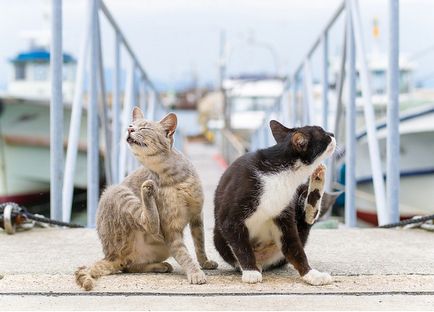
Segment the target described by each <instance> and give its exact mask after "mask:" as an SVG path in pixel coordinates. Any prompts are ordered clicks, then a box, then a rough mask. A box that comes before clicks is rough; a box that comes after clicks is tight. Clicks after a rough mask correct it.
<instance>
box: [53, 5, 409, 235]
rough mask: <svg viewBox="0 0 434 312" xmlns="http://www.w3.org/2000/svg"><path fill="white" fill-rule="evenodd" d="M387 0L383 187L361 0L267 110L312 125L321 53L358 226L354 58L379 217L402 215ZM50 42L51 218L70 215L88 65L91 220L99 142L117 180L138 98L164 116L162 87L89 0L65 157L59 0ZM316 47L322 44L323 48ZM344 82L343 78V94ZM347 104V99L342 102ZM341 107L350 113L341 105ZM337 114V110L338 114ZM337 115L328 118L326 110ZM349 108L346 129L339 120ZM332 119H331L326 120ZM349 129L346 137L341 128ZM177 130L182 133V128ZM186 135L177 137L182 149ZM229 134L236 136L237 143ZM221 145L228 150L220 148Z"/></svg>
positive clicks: (259, 135) (234, 149)
mask: <svg viewBox="0 0 434 312" xmlns="http://www.w3.org/2000/svg"><path fill="white" fill-rule="evenodd" d="M388 1H389V2H388V3H389V23H390V25H389V64H388V107H387V113H388V114H387V118H388V120H387V132H388V133H387V137H388V139H387V170H386V172H387V181H386V184H387V194H386V185H385V181H384V178H383V170H382V169H383V168H382V165H381V161H380V153H379V144H378V139H377V136H376V132H377V129H376V125H375V116H374V109H373V104H372V101H371V95H372V90H371V79H370V77H369V71H368V66H367V60H366V53H365V52H366V49H365V43H364V40H363V29H362V25H361V19H360V9H359V3H358V0H344V1H343V2H342V3H341V4H340V5H339V7H338V8H337V10H336V11H335V12H334V14H333V15H332V17H331V18H330V20H329V21H328V22H327V23H326V25H325V26H324V28H323V29H322V30H321V31H320V33H319V35H318V38H317V39H316V40H315V41H314V43H313V44H312V46H311V47H310V49H309V50H308V51H307V53H306V54H305V56H304V57H303V58H302V60H301V61H300V63H299V65H298V66H297V67H296V70H295V71H294V72H292V73H291V74H290V75H288V78H287V79H286V81H285V86H284V91H283V93H282V94H281V96H280V97H279V98H278V100H277V101H276V103H275V105H274V106H273V107H272V109H271V110H270V111H268V112H267V115H266V120H265V121H268V120H270V119H272V118H277V119H279V120H281V121H283V122H284V123H285V124H287V125H289V126H290V127H296V126H301V125H305V124H311V123H312V122H313V120H314V118H313V117H314V115H315V113H316V112H315V107H314V99H313V92H314V90H313V74H312V60H313V58H314V57H315V56H316V55H317V54H320V57H321V63H322V75H321V77H322V79H321V84H322V89H323V92H322V109H321V116H322V118H321V122H320V124H321V125H322V126H323V127H324V128H325V129H327V130H329V131H333V132H334V133H335V135H336V137H337V140H338V141H339V139H340V138H343V137H345V148H344V151H345V164H346V171H345V181H346V183H345V223H346V225H347V226H349V227H354V226H356V209H355V192H356V178H355V165H356V157H355V156H356V155H355V152H356V79H357V71H356V61H357V63H358V64H359V66H360V68H359V69H358V70H359V74H360V83H361V89H362V96H363V99H364V103H365V104H364V106H363V110H364V119H365V124H366V128H367V138H368V146H369V155H370V162H371V166H372V175H373V184H374V190H375V202H376V207H377V212H378V218H379V224H380V225H381V224H387V223H392V222H396V221H398V219H399V179H400V173H399V101H398V100H399V99H398V96H399V64H398V57H399V49H398V46H399V18H398V17H399V12H398V11H399V2H398V0H388ZM52 10H53V12H52V30H51V31H52V38H51V40H52V42H51V77H52V80H51V83H52V97H51V113H50V114H51V116H50V122H51V124H50V128H51V137H50V140H51V142H50V146H51V217H52V218H54V219H59V220H63V221H66V222H68V221H70V216H71V206H72V196H73V189H74V185H73V179H74V172H75V163H76V157H77V151H78V139H79V129H80V127H79V126H80V123H81V116H82V114H83V107H84V106H83V102H84V101H83V94H84V83H85V81H86V79H85V76H86V72H87V73H88V79H87V81H88V84H89V86H88V89H89V91H88V100H87V106H86V108H87V114H88V125H87V131H88V134H87V137H88V143H91V144H88V149H87V155H88V159H87V161H88V162H87V170H88V173H87V174H88V179H87V185H88V192H87V204H88V207H87V218H88V219H87V225H88V226H89V227H93V226H95V214H96V209H97V204H98V197H99V191H100V190H99V185H100V181H99V179H100V172H99V168H100V163H99V161H100V147H102V148H103V150H104V152H103V153H104V175H105V178H106V182H107V184H113V183H118V182H120V181H121V180H122V178H123V177H124V176H125V175H126V174H127V173H128V172H130V171H131V170H133V169H134V168H135V166H136V165H137V163H136V161H135V160H134V159H133V157H132V156H131V154H130V153H128V151H127V148H126V144H121V142H122V132H123V130H122V129H125V128H126V127H127V125H128V124H129V120H130V112H131V110H132V107H133V106H134V105H138V106H140V107H142V109H143V110H144V111H145V112H146V117H147V118H149V119H153V120H155V119H158V118H161V117H162V115H163V114H164V113H165V108H164V106H163V105H162V103H161V101H160V98H159V96H158V92H157V90H156V88H155V86H154V85H153V83H152V82H151V81H150V79H149V77H148V75H147V73H146V71H145V69H144V67H143V66H142V65H141V63H140V61H139V59H138V58H137V56H136V54H135V53H134V51H133V50H132V48H131V45H130V44H129V43H128V41H127V39H126V36H125V35H124V34H123V33H122V30H121V29H120V27H119V25H118V24H117V23H116V21H115V19H114V17H113V15H112V14H111V13H110V11H109V10H108V8H107V6H106V5H105V3H104V2H103V1H102V0H89V1H88V14H87V17H86V31H85V33H84V36H83V39H82V43H81V50H80V55H79V58H78V66H77V75H76V89H75V95H74V100H73V104H72V116H71V123H70V130H69V138H68V148H67V153H66V159H65V160H64V155H63V154H64V152H63V133H62V129H61V128H59V127H58V125H59V124H63V101H62V92H61V90H62V88H61V87H62V37H61V33H62V14H61V13H62V0H52ZM101 17H102V18H105V19H106V20H107V21H108V24H109V27H110V28H111V31H112V33H113V35H114V37H115V45H114V47H112V48H113V49H114V55H115V57H114V64H112V66H113V69H114V80H113V96H112V103H111V105H109V103H108V94H107V90H106V82H105V81H104V79H105V77H104V65H106V64H104V59H103V53H102V42H101V37H102V36H101V32H102V29H101V25H100V18H101ZM340 18H344V23H343V28H344V36H343V40H342V41H343V44H342V46H343V48H342V53H341V57H340V70H339V75H338V79H337V86H336V90H337V97H336V103H334V104H335V107H336V111H335V112H331V111H330V103H329V102H330V97H329V93H330V88H331V87H330V83H329V72H330V64H329V41H330V33H331V31H332V29H333V28H334V27H336V25H339V23H337V21H338V19H340ZM121 48H123V49H124V50H125V52H126V55H127V56H128V58H129V64H127V65H128V70H127V81H126V85H125V94H124V96H123V97H122V96H121V85H120V84H121V78H120V77H121V55H120V54H121ZM317 52H320V53H317ZM344 86H345V87H347V91H348V92H347V93H346V98H345V101H344V99H343V96H344ZM344 105H345V107H344ZM344 111H345V114H344ZM332 114H333V115H332ZM330 117H332V118H330ZM344 117H345V131H344V133H343V131H341V128H340V125H341V123H342V120H343V118H344ZM330 120H332V122H330ZM222 134H223V136H224V137H226V138H228V140H227V141H228V142H229V144H226V145H225V146H224V150H227V151H230V153H232V154H236V153H243V152H245V149H243V146H241V145H240V144H237V141H236V139H235V138H234V137H232V136H231V134H230V133H229V132H227V131H226V130H223V131H222ZM344 134H345V136H344ZM177 135H178V136H182V135H181V134H179V132H178V131H177ZM182 142H183V140H182V137H181V138H178V139H177V140H175V143H176V144H178V148H182ZM231 142H232V143H231ZM250 142H251V146H250V149H252V150H253V149H257V148H262V147H266V146H270V145H272V144H274V140H273V138H272V136H271V133H270V131H269V127H268V122H264V123H263V126H262V127H260V128H259V129H257V131H255V132H254V133H253V134H252V136H251V140H250ZM224 150H223V152H224ZM335 164H336V159H335V158H334V159H331V160H330V162H329V164H328V166H329V172H332V173H334V172H335ZM335 178H336V177H335V174H332V175H328V181H327V188H328V189H329V190H330V189H331V188H332V185H333V182H334V179H335Z"/></svg>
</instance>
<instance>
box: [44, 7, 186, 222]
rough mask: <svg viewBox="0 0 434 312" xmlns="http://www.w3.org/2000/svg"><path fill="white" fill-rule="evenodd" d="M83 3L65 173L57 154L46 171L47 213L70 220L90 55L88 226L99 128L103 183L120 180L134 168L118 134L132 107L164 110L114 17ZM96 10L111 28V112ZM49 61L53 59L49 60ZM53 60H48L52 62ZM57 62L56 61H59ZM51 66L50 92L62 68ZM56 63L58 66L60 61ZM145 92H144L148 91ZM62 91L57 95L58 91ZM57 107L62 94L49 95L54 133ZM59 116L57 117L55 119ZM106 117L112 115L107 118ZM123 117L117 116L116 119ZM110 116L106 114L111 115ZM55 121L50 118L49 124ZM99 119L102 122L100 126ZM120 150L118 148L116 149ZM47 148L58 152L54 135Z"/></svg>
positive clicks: (57, 10) (57, 24)
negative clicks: (125, 63)
mask: <svg viewBox="0 0 434 312" xmlns="http://www.w3.org/2000/svg"><path fill="white" fill-rule="evenodd" d="M88 3H89V6H88V17H87V26H86V32H85V34H84V37H83V41H82V47H81V49H80V57H79V59H78V66H77V75H76V84H75V85H76V88H75V94H74V100H73V104H72V114H71V123H70V130H69V140H68V149H67V155H66V163H65V175H64V176H63V177H62V173H63V170H62V169H63V168H61V164H62V163H63V158H62V157H60V158H59V157H57V158H56V159H54V160H55V161H53V162H52V163H51V174H52V175H54V177H55V178H53V179H52V180H51V181H52V188H51V216H52V217H55V218H56V219H62V220H63V221H65V222H69V221H70V217H71V206H72V196H73V189H74V176H75V167H76V160H77V154H78V141H79V131H80V124H81V116H82V112H83V92H84V91H83V90H84V88H83V84H84V77H85V72H86V59H87V58H89V67H90V68H89V69H88V71H89V75H90V78H89V79H88V80H89V83H90V88H89V97H88V103H87V112H88V136H87V142H88V149H87V153H88V154H87V156H88V157H87V159H88V164H87V168H88V169H87V170H88V179H87V181H88V182H87V187H88V192H87V194H88V198H87V201H88V212H87V215H88V226H90V227H93V226H95V215H96V208H97V204H98V198H99V183H100V182H99V178H100V173H99V157H100V154H99V144H100V143H99V142H100V140H99V131H101V130H102V131H103V134H104V137H105V140H104V147H105V160H106V162H105V164H106V166H105V176H106V179H107V183H108V184H111V183H118V182H120V181H121V180H122V179H123V177H124V176H125V174H127V173H128V172H130V171H131V170H133V169H134V168H135V167H136V166H137V165H138V163H137V161H135V160H134V159H133V157H131V155H130V154H129V153H127V150H126V143H125V142H123V140H122V141H121V132H122V130H121V129H123V128H126V126H127V125H128V123H129V120H130V114H131V110H132V107H133V106H134V105H138V103H140V106H141V107H142V108H143V109H145V110H146V111H147V114H146V117H147V118H150V119H156V118H159V117H161V115H162V114H163V113H164V112H166V109H165V108H164V107H163V106H162V103H161V100H160V98H159V96H158V91H157V89H156V87H155V85H154V84H153V83H152V82H151V80H150V79H149V77H148V75H147V73H146V71H145V69H144V67H143V66H142V64H141V63H140V61H139V59H138V58H137V56H136V54H135V53H134V51H133V49H132V48H131V45H130V44H129V42H128V40H127V39H126V36H125V35H124V34H123V33H122V30H121V28H120V27H119V25H118V24H117V22H116V21H115V19H114V17H113V15H112V14H111V13H110V11H109V9H108V8H107V6H106V5H105V3H104V2H103V1H102V0H90V1H89V2H88ZM61 4H62V0H52V5H53V17H54V19H53V27H52V31H53V36H52V41H53V42H52V45H51V46H52V47H53V49H54V51H53V52H52V53H53V56H55V55H58V54H59V53H60V55H62V49H61V36H60V34H61V31H62V27H61V26H62V24H61V19H60V18H59V16H60V15H59V14H61ZM99 12H102V13H103V14H104V16H105V17H106V18H107V20H108V22H109V25H110V26H111V28H112V29H113V30H114V32H115V37H116V40H115V64H114V68H115V71H114V73H115V74H114V76H115V77H114V78H115V79H114V80H115V83H114V88H113V96H114V98H113V101H112V108H111V114H110V111H109V107H108V103H107V100H106V90H105V81H104V74H103V73H104V70H103V66H104V64H103V53H102V47H101V29H100V21H99ZM122 45H123V46H124V47H125V49H126V51H127V54H128V55H129V57H130V60H131V66H130V69H129V73H128V76H129V77H130V78H129V82H128V84H127V88H126V91H125V94H124V101H123V102H124V103H123V113H121V111H122V107H121V101H120V75H121V72H120V68H121V67H120V47H121V46H122ZM52 60H54V62H55V61H56V58H52ZM52 62H53V61H52ZM60 64H61V63H60ZM54 65H55V66H52V68H53V74H52V85H53V86H56V87H53V88H52V89H53V90H61V87H60V88H59V87H58V86H59V85H60V86H61V84H62V75H61V71H60V70H61V68H60V70H59V65H57V66H56V63H55V64H54ZM60 67H61V65H60ZM136 84H139V87H140V88H141V89H143V90H140V92H139V93H138V96H139V97H141V98H140V99H139V102H138V103H136V96H137V94H136V90H135V87H136ZM147 91H149V92H147ZM60 95H61V94H60ZM60 110H62V111H63V102H62V98H61V96H60V98H59V96H58V94H57V93H56V96H53V97H52V104H51V111H52V112H53V114H54V116H55V117H56V118H55V119H53V120H52V123H51V129H52V131H54V132H55V133H56V132H58V129H57V128H58V127H55V126H56V125H59V124H63V117H62V116H61V112H60ZM59 115H60V118H59ZM110 115H111V116H110ZM121 115H122V117H121ZM110 117H111V118H110ZM54 120H55V122H54ZM100 123H101V124H100ZM177 136H178V137H179V136H180V134H179V133H177ZM177 141H178V143H177V144H178V146H179V145H180V144H181V146H182V138H181V139H178V140H177ZM119 149H120V150H121V152H119ZM51 150H52V152H55V153H57V154H56V155H59V154H60V155H62V154H63V144H57V143H56V137H52V141H51Z"/></svg>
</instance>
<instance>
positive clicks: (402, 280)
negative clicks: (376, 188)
mask: <svg viewBox="0 0 434 312" xmlns="http://www.w3.org/2000/svg"><path fill="white" fill-rule="evenodd" d="M188 153H189V154H190V155H191V157H192V159H193V161H194V163H195V165H196V166H197V168H198V170H199V172H200V175H201V178H202V181H203V182H204V187H205V192H206V204H205V217H206V239H207V250H208V253H209V254H210V256H211V258H212V259H215V260H217V261H218V262H219V263H220V269H219V270H218V271H211V272H207V275H208V277H209V278H208V280H209V282H208V284H206V285H190V284H188V282H187V280H186V278H185V276H184V275H182V274H181V271H180V269H179V267H178V266H177V265H175V272H174V273H173V274H167V275H157V274H129V275H126V274H118V275H113V276H108V277H104V278H102V279H100V280H98V282H97V286H96V287H95V289H94V290H93V291H92V292H90V293H86V292H83V291H81V290H80V289H79V288H78V287H77V286H76V285H75V283H74V279H73V275H72V273H73V271H74V270H75V268H76V267H78V266H80V265H83V264H91V263H92V262H93V261H95V260H97V259H99V258H101V256H102V253H101V248H100V245H99V241H98V238H97V235H96V233H95V231H94V230H91V229H74V230H63V229H40V230H32V231H29V232H23V233H18V234H15V235H13V236H6V234H4V233H2V232H0V250H1V253H0V275H1V276H3V278H1V277H0V278H1V279H0V309H1V310H29V309H44V310H59V309H61V310H119V309H122V310H144V309H145V310H155V309H160V310H181V309H189V310H206V309H214V310H216V309H218V310H225V309H230V310H246V309H250V310H252V309H255V310H266V309H268V310H270V309H272V310H283V309H291V310H327V309H333V310H344V309H352V310H354V309H360V310H367V309H376V310H390V309H399V310H402V309H406V310H408V309H417V310H429V309H432V307H433V306H434V239H433V238H434V237H433V234H432V233H429V232H424V231H421V230H409V231H402V230H378V229H351V230H345V229H342V230H315V231H313V233H312V235H311V238H310V241H309V243H308V247H307V254H308V257H309V259H310V262H311V265H312V266H313V267H315V268H317V269H318V270H324V271H328V272H331V273H332V275H333V276H334V277H335V282H334V283H333V284H332V285H327V286H322V287H314V286H308V285H306V284H304V283H303V282H301V281H300V280H299V278H298V276H297V274H296V273H295V271H294V270H293V269H292V268H291V269H288V270H279V271H274V272H268V273H265V275H264V281H263V283H261V284H258V285H246V284H243V283H241V277H240V275H239V274H238V273H235V272H233V271H232V270H231V269H230V268H229V267H228V266H227V265H225V264H224V263H223V262H222V260H221V258H220V257H219V256H218V255H217V254H216V251H215V250H214V248H213V245H212V226H213V218H212V215H213V212H212V210H213V206H212V197H213V191H214V188H215V186H216V183H217V181H218V178H219V176H220V175H221V173H222V171H223V169H222V168H220V167H219V166H218V165H216V162H215V160H214V159H213V156H214V155H215V154H216V150H215V148H214V147H212V146H206V145H202V144H190V145H189V146H188ZM187 236H189V234H187ZM188 245H189V248H190V249H191V246H192V244H191V240H190V239H188ZM191 250H192V249H191Z"/></svg>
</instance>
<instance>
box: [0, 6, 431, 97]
mask: <svg viewBox="0 0 434 312" xmlns="http://www.w3.org/2000/svg"><path fill="white" fill-rule="evenodd" d="M340 2H341V1H340V0H105V3H106V5H107V6H108V8H109V9H110V10H111V12H112V14H113V15H114V17H115V19H116V20H117V22H118V24H119V25H120V27H121V29H122V31H123V32H124V34H125V36H126V37H127V39H128V41H129V42H130V44H131V46H132V47H133V49H134V50H135V52H136V55H137V56H138V57H139V59H140V62H141V63H142V65H143V67H144V68H145V69H146V71H147V72H148V75H149V77H150V78H151V79H152V80H153V81H154V82H155V83H156V84H157V85H159V86H161V87H162V88H166V89H167V88H173V87H176V86H178V87H179V86H180V85H188V84H189V83H192V81H197V82H198V83H199V85H215V84H216V83H217V81H218V58H219V49H220V34H221V32H222V31H224V32H225V34H226V42H227V51H230V57H229V59H228V64H227V70H228V74H229V75H230V74H240V73H259V72H267V73H270V74H278V75H287V74H289V73H292V72H293V71H294V69H295V68H296V67H297V66H298V65H299V64H300V62H301V61H302V59H303V56H304V54H305V53H306V51H307V50H308V49H309V47H310V46H311V45H312V43H313V42H314V40H315V39H316V38H317V37H318V34H319V32H320V30H321V28H322V27H323V26H324V25H325V24H326V22H327V20H328V19H329V18H330V16H331V15H332V13H333V12H334V11H335V10H336V8H337V6H338V5H339V3H340ZM86 3H87V1H86V0H63V19H64V29H63V39H64V41H63V46H64V49H65V51H67V52H69V53H71V54H73V55H74V56H78V54H79V47H80V45H81V42H82V38H83V35H84V30H85V24H86V23H85V20H86V9H87V4H86ZM400 3H401V7H400V11H401V12H400V13H401V16H400V23H401V28H400V31H401V38H400V48H401V51H402V53H403V54H406V55H408V56H410V57H411V56H413V55H419V58H418V59H417V60H415V64H416V72H415V78H416V80H422V79H423V80H424V82H426V83H427V84H428V83H432V84H433V85H434V49H432V47H433V45H434V40H432V38H434V19H433V18H432V14H433V13H432V12H434V1H432V0H401V1H400ZM49 4H50V1H48V0H14V1H11V0H0V38H1V41H0V42H1V43H0V88H2V87H3V88H4V87H5V85H6V83H7V81H8V79H9V74H10V72H9V67H10V64H9V63H8V60H9V59H10V58H12V57H13V56H14V55H15V54H16V53H17V52H18V51H21V50H23V49H26V48H27V47H28V40H26V39H25V38H23V36H22V34H23V32H25V31H29V30H32V31H33V30H40V29H49V21H48V19H47V17H46V15H47V12H48V11H49ZM387 4H388V1H387V0H362V1H360V8H361V17H362V22H363V26H364V39H365V42H366V45H367V50H368V51H370V50H371V49H372V47H373V44H374V42H373V39H372V35H371V30H372V21H373V19H374V17H378V18H379V24H380V38H379V42H378V44H379V46H380V49H381V50H383V51H385V52H386V51H387V31H388V29H387V24H388V16H387ZM44 16H45V17H44ZM101 23H102V24H101V25H102V38H103V55H104V64H105V65H106V66H107V67H108V68H110V67H111V66H112V64H113V50H114V49H113V47H114V42H113V31H112V30H111V29H110V28H109V27H108V24H107V22H106V21H105V19H104V18H101ZM342 26H343V17H341V18H340V20H339V21H338V23H337V24H336V26H335V27H334V28H333V29H332V32H331V34H330V38H331V39H330V55H331V57H332V58H334V57H337V56H338V55H339V54H340V51H341V45H342V37H343V33H342V29H343V27H342ZM252 42H253V43H252ZM430 47H431V49H430V50H429V49H428V48H430ZM425 49H428V51H429V53H425V54H424V53H419V52H421V51H424V50H425ZM317 54H318V55H314V60H313V65H314V66H313V67H314V76H315V77H319V75H320V68H319V64H320V53H317ZM122 61H123V67H124V68H127V66H128V64H129V63H128V62H129V60H128V59H127V58H126V57H125V53H123V58H122Z"/></svg>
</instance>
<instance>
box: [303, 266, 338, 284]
mask: <svg viewBox="0 0 434 312" xmlns="http://www.w3.org/2000/svg"><path fill="white" fill-rule="evenodd" d="M302 279H303V281H305V282H306V283H308V284H310V285H314V286H320V285H327V284H331V283H332V282H333V278H332V277H331V275H330V274H328V273H327V272H320V271H317V270H315V269H312V270H310V271H309V272H307V274H306V275H304V276H303V277H302Z"/></svg>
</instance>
